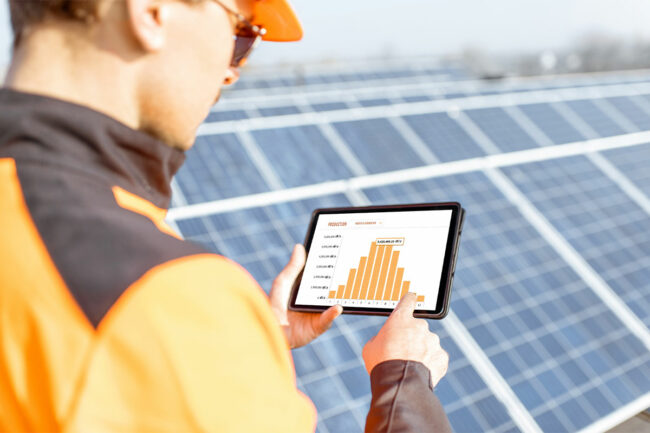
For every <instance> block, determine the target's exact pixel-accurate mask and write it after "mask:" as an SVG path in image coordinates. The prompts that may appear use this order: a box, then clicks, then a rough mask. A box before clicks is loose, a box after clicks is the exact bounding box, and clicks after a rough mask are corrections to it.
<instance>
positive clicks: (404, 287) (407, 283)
mask: <svg viewBox="0 0 650 433" xmlns="http://www.w3.org/2000/svg"><path fill="white" fill-rule="evenodd" d="M410 286H411V282H410V281H404V284H403V285H402V293H400V295H399V298H400V299H402V298H403V297H404V295H406V294H407V293H408V291H409V287H410Z"/></svg>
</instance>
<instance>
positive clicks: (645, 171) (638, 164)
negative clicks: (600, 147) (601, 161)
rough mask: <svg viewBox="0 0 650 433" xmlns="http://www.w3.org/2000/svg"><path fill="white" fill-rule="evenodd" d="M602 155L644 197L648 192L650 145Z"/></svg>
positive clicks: (641, 145) (610, 151) (649, 183)
mask: <svg viewBox="0 0 650 433" xmlns="http://www.w3.org/2000/svg"><path fill="white" fill-rule="evenodd" d="M603 154H604V155H605V156H606V157H607V159H609V160H610V161H611V162H612V163H613V164H614V165H615V166H616V167H617V168H618V169H619V170H620V171H621V172H622V173H625V176H626V177H628V178H629V179H630V181H632V183H634V184H635V185H636V186H637V187H638V188H639V189H640V190H641V191H645V193H646V196H648V195H649V192H650V144H648V143H646V144H640V145H638V146H631V147H624V148H621V149H614V150H608V151H606V152H603Z"/></svg>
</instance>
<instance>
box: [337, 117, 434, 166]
mask: <svg viewBox="0 0 650 433" xmlns="http://www.w3.org/2000/svg"><path fill="white" fill-rule="evenodd" d="M333 126H334V127H335V128H336V130H337V131H338V133H339V134H340V135H341V137H343V139H344V140H345V142H346V143H347V144H348V146H349V147H350V149H351V150H352V152H354V154H355V155H356V156H357V158H359V160H361V161H363V164H364V165H365V167H366V169H367V170H368V172H370V173H380V172H384V171H391V170H398V169H402V168H411V167H416V166H419V165H423V161H422V160H421V159H420V157H418V155H417V154H416V153H415V152H414V151H413V149H411V147H410V146H409V144H408V143H407V142H406V140H405V139H404V138H403V137H402V136H401V135H400V134H399V132H397V130H396V129H395V128H394V127H393V126H392V125H391V124H390V123H389V122H388V121H387V120H386V119H369V120H357V121H350V122H339V123H334V124H333ZM388 155H390V157H388Z"/></svg>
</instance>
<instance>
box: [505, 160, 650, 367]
mask: <svg viewBox="0 0 650 433" xmlns="http://www.w3.org/2000/svg"><path fill="white" fill-rule="evenodd" d="M505 172H506V173H507V174H508V176H509V177H510V178H511V179H512V180H513V182H515V183H516V184H517V186H518V187H519V188H520V189H521V191H522V192H523V193H524V194H525V195H526V197H528V198H529V199H530V201H531V202H532V203H533V204H535V206H537V207H538V208H539V209H540V211H541V212H542V213H543V214H544V215H545V216H546V217H547V218H548V220H549V221H550V222H551V223H552V224H553V225H554V226H555V227H556V228H557V229H558V231H559V232H560V233H561V234H562V235H563V236H564V237H565V238H566V239H567V240H568V241H569V242H570V243H571V244H572V245H573V247H574V248H575V249H576V250H577V251H578V252H579V253H580V254H581V255H582V256H583V257H584V258H585V259H586V260H587V262H588V263H589V264H590V265H591V266H592V267H593V268H594V269H595V270H596V272H597V273H598V274H599V275H600V276H602V277H603V278H604V279H605V281H606V282H607V283H608V284H609V285H610V287H612V289H614V290H615V291H616V293H617V294H618V295H619V296H620V297H621V299H622V300H623V301H624V302H625V303H626V304H627V305H628V306H629V307H630V309H632V311H634V312H635V313H636V314H637V315H638V316H639V317H640V318H641V319H642V320H643V321H644V322H645V324H646V325H647V326H650V215H648V214H647V213H646V212H645V211H644V210H643V209H641V208H640V207H639V206H638V205H637V204H636V203H634V202H633V201H632V200H631V199H630V198H628V196H627V195H626V194H625V193H624V192H623V191H621V189H620V188H619V187H618V186H617V185H616V184H614V182H612V181H611V180H610V179H609V178H608V177H607V176H606V175H605V174H603V172H601V171H600V170H599V169H598V168H597V167H596V166H595V165H593V164H592V163H591V162H590V161H589V160H588V159H587V158H585V157H583V156H576V157H570V158H563V159H559V160H552V161H543V162H536V163H530V164H526V165H523V166H518V167H511V168H507V169H505ZM567 179H570V180H571V181H570V182H567ZM648 371H650V370H648Z"/></svg>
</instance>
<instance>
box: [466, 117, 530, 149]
mask: <svg viewBox="0 0 650 433" xmlns="http://www.w3.org/2000/svg"><path fill="white" fill-rule="evenodd" d="M465 113H466V114H467V115H468V116H469V117H470V119H472V120H473V121H474V123H476V124H477V125H478V126H479V128H481V129H482V130H483V132H484V133H485V135H487V136H488V137H489V138H490V139H491V140H492V141H493V142H494V144H496V146H497V147H498V148H499V149H501V150H502V151H504V152H512V151H515V150H524V149H530V148H533V147H538V144H537V143H535V140H533V139H532V138H531V137H530V136H529V135H528V134H526V132H525V131H524V130H523V129H522V128H521V127H520V126H519V125H518V124H517V122H515V121H514V120H513V119H512V118H511V117H510V116H509V115H508V114H507V113H506V112H505V111H503V109H502V108H479V109H474V110H467V111H465Z"/></svg>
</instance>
